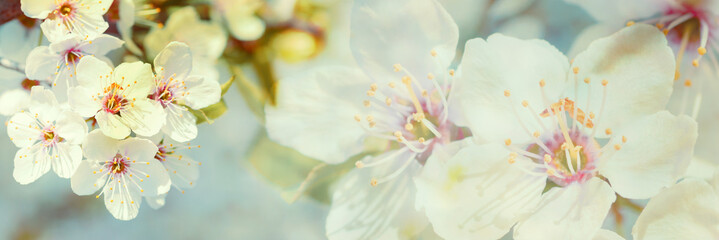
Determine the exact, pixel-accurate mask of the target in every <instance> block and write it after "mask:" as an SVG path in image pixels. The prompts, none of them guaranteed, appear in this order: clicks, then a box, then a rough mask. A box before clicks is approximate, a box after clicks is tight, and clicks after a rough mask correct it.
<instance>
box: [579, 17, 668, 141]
mask: <svg viewBox="0 0 719 240" xmlns="http://www.w3.org/2000/svg"><path fill="white" fill-rule="evenodd" d="M674 66H675V59H674V54H673V53H672V50H671V48H669V46H668V45H667V40H666V36H664V34H662V33H661V31H659V30H658V29H657V28H656V27H655V26H649V25H646V24H635V25H632V26H630V27H627V28H624V29H622V30H620V31H619V32H617V33H615V34H612V35H611V36H609V37H606V38H601V39H599V40H596V41H594V42H593V43H592V44H590V45H589V47H588V48H587V50H586V51H584V52H582V53H580V54H579V55H577V57H576V58H575V59H574V62H573V64H572V67H573V69H576V70H578V74H577V75H576V76H570V79H575V81H574V82H576V83H577V84H578V86H577V88H578V89H577V90H576V91H577V94H578V96H577V97H574V98H573V99H576V100H575V102H577V103H578V104H579V106H578V107H580V108H583V110H584V111H588V112H594V113H596V116H597V117H596V118H597V119H596V120H595V122H596V124H595V126H594V128H596V129H598V130H601V131H597V136H598V137H606V134H605V133H604V132H605V131H604V129H606V128H619V127H620V126H621V124H623V123H627V122H629V121H631V120H633V119H635V118H638V117H640V116H642V115H647V114H652V113H655V112H657V111H659V110H663V109H664V108H665V106H666V104H667V102H668V101H669V96H670V95H671V93H672V85H673V82H674V81H673V79H674ZM570 75H574V74H572V73H570ZM585 78H589V79H590V81H591V83H590V84H585V83H584V82H583V79H585ZM604 80H607V86H606V95H605V94H603V92H602V91H603V90H602V89H603V88H604V87H602V85H601V84H602V83H601V82H602V81H604ZM567 90H568V92H567V95H568V96H575V95H577V94H575V89H573V88H569V89H567ZM590 92H591V93H590ZM590 94H591V96H590ZM588 97H591V98H592V99H590V101H591V102H590V103H589V104H590V105H589V106H585V105H586V102H587V98H588ZM602 104H604V105H603V106H602Z"/></svg>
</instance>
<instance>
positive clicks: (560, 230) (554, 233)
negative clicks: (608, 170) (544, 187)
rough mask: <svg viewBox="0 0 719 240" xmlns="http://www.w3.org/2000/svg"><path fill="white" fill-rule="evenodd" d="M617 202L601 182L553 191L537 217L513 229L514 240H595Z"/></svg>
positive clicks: (574, 185)
mask: <svg viewBox="0 0 719 240" xmlns="http://www.w3.org/2000/svg"><path fill="white" fill-rule="evenodd" d="M615 199H616V196H615V194H614V191H613V190H612V188H611V187H610V186H609V184H607V183H606V182H604V181H602V180H601V179H599V178H591V179H589V180H588V181H587V182H585V183H573V184H570V185H568V186H566V187H555V188H552V189H550V190H549V191H548V192H546V193H544V195H543V196H542V202H541V203H540V204H539V205H540V207H539V208H538V209H537V210H536V211H535V212H534V214H532V215H531V216H529V217H528V218H527V219H525V220H522V221H520V222H519V223H518V224H517V226H515V227H514V239H517V240H522V239H533V240H541V239H548V240H549V239H577V240H580V239H592V237H594V235H595V234H596V233H597V231H599V229H600V227H601V226H602V222H603V221H604V218H605V217H606V216H607V213H609V207H610V206H611V205H612V203H614V200H615Z"/></svg>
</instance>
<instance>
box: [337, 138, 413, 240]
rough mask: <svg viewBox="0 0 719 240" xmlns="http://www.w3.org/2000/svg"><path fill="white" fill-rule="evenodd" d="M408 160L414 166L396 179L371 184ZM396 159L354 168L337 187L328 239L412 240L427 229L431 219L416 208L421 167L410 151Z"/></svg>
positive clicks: (379, 157)
mask: <svg viewBox="0 0 719 240" xmlns="http://www.w3.org/2000/svg"><path fill="white" fill-rule="evenodd" d="M393 153H395V152H394V151H392V152H388V153H385V154H384V155H380V156H377V157H376V159H382V158H383V157H386V156H387V155H392V154H393ZM408 157H412V158H411V159H410V161H412V163H411V164H412V165H411V166H409V168H408V169H406V170H405V171H404V172H402V173H401V174H400V175H398V176H397V177H396V178H394V179H392V180H390V181H389V182H385V183H380V184H379V185H377V186H376V187H373V186H371V185H370V180H371V179H372V177H377V176H384V175H386V174H389V173H388V172H391V171H393V170H394V169H396V168H397V167H398V165H399V164H402V163H403V162H404V161H406V160H407V158H408ZM396 159H397V160H396V161H393V162H391V163H387V165H381V166H376V167H372V168H365V169H353V170H351V171H350V172H349V173H347V175H345V176H344V177H343V178H342V179H341V180H340V181H339V182H338V183H337V184H336V186H337V189H336V190H335V192H334V194H333V196H332V207H331V208H330V212H329V215H328V216H327V224H326V231H327V238H329V239H409V238H412V237H413V236H414V235H415V234H417V233H419V232H421V231H422V230H423V229H424V228H425V226H426V225H427V218H426V217H425V216H424V214H422V213H421V212H418V211H416V210H415V208H414V194H415V189H414V184H413V183H412V176H413V175H414V174H415V173H416V171H417V169H418V168H419V167H420V166H419V164H418V163H417V161H415V160H414V157H413V156H412V154H408V153H407V152H405V153H404V154H400V156H398V157H397V158H396Z"/></svg>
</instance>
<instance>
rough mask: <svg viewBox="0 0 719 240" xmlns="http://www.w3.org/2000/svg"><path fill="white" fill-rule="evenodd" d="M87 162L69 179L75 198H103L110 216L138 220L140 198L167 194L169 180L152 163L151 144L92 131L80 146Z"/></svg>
mask: <svg viewBox="0 0 719 240" xmlns="http://www.w3.org/2000/svg"><path fill="white" fill-rule="evenodd" d="M82 149H83V152H84V154H85V157H86V158H87V160H85V161H82V163H80V167H78V169H77V172H75V175H73V176H72V179H71V185H72V191H73V192H75V193H76V194H78V195H90V194H93V193H95V192H97V190H100V189H102V191H100V193H99V194H97V195H96V197H97V198H100V196H101V195H104V196H103V197H104V199H105V207H107V210H108V211H110V213H111V214H112V216H114V217H115V218H117V219H120V220H130V219H133V218H135V217H136V216H137V213H138V211H139V209H140V203H141V202H142V197H143V196H146V197H147V196H150V197H154V196H158V195H160V194H165V193H167V191H169V190H170V185H171V184H170V177H169V176H168V174H167V171H165V168H163V167H162V164H160V162H158V161H157V160H155V154H156V153H157V147H156V146H155V144H153V143H152V142H151V141H150V140H147V139H139V138H129V139H125V140H116V139H113V138H109V137H107V136H105V135H104V134H103V133H102V132H101V131H99V130H95V131H92V132H90V134H88V135H87V138H86V139H85V141H84V142H83V144H82Z"/></svg>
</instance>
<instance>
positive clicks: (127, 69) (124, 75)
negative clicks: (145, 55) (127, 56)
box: [112, 62, 155, 99]
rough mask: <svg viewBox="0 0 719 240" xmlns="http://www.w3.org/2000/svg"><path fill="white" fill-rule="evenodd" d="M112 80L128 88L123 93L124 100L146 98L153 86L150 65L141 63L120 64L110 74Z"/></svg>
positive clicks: (153, 81)
mask: <svg viewBox="0 0 719 240" xmlns="http://www.w3.org/2000/svg"><path fill="white" fill-rule="evenodd" d="M112 80H113V81H114V82H116V83H118V84H119V85H120V86H122V87H125V86H126V85H127V86H129V87H127V88H126V90H125V91H124V92H123V94H125V96H126V98H128V99H132V98H138V99H140V98H147V95H149V94H150V92H151V91H152V87H153V86H154V85H155V80H154V78H153V74H152V67H151V66H150V64H147V63H143V62H131V63H122V64H120V65H118V66H117V67H116V68H115V71H114V72H113V73H112Z"/></svg>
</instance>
